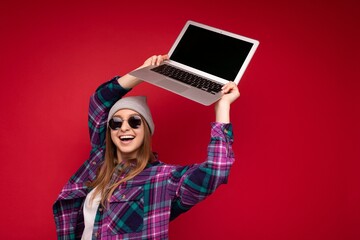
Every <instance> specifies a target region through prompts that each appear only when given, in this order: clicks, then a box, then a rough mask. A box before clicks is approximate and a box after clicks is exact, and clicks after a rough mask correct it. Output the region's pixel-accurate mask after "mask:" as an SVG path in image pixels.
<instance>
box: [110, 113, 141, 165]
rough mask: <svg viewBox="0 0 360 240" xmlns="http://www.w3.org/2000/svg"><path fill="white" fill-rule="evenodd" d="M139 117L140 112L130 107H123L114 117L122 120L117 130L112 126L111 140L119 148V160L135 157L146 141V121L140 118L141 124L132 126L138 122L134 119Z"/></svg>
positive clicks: (119, 120) (118, 120) (116, 119)
mask: <svg viewBox="0 0 360 240" xmlns="http://www.w3.org/2000/svg"><path fill="white" fill-rule="evenodd" d="M139 118H140V114H139V113H137V112H135V111H133V110H130V109H121V110H119V111H117V112H116V113H115V114H114V116H113V117H112V119H114V120H115V121H117V122H122V124H121V127H119V128H118V129H117V130H113V129H111V128H110V134H111V140H112V141H113V143H114V144H115V146H116V148H117V157H118V160H119V162H120V161H122V160H127V159H133V158H135V157H136V154H137V152H138V150H139V148H140V147H141V145H142V144H143V142H144V134H145V131H144V127H145V124H144V122H143V121H142V120H140V125H139V126H131V125H132V124H133V122H136V121H134V119H135V120H137V121H138V120H139ZM129 119H130V120H129ZM140 119H141V118H140ZM129 121H130V124H129ZM133 125H134V124H133Z"/></svg>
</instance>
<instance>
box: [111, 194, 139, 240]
mask: <svg viewBox="0 0 360 240" xmlns="http://www.w3.org/2000/svg"><path fill="white" fill-rule="evenodd" d="M107 212H108V217H109V225H108V227H109V230H110V233H111V234H112V235H118V234H124V233H134V232H139V231H141V230H142V228H143V225H144V193H143V188H142V187H134V188H130V189H121V190H120V191H117V192H116V193H115V194H114V195H113V196H112V197H111V199H110V204H109V209H108V211H107Z"/></svg>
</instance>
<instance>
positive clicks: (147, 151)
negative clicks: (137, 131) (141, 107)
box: [89, 116, 155, 207]
mask: <svg viewBox="0 0 360 240" xmlns="http://www.w3.org/2000/svg"><path fill="white" fill-rule="evenodd" d="M141 119H142V122H143V123H144V140H143V143H142V145H141V146H140V148H139V150H138V152H137V156H136V158H135V159H130V160H127V161H126V162H124V163H123V166H122V168H121V169H119V168H117V166H118V164H119V163H118V159H117V154H116V152H117V148H116V146H115V144H114V143H113V141H112V139H111V133H110V131H111V130H110V128H109V127H108V128H107V130H106V138H105V144H106V148H105V156H104V162H103V164H102V166H101V167H100V171H99V172H98V174H97V176H96V179H95V180H94V181H93V182H91V183H90V184H89V187H91V188H95V187H96V188H95V190H94V194H93V198H92V199H91V200H93V199H94V197H95V196H96V195H97V194H98V193H100V195H101V200H100V203H101V205H102V206H103V207H107V203H108V202H109V200H110V198H111V196H112V195H113V193H114V191H115V190H116V188H118V187H119V185H120V184H122V183H124V182H126V181H128V180H130V179H132V178H134V177H135V176H136V175H138V174H139V173H141V172H142V171H143V170H144V169H145V167H146V165H147V164H148V163H149V162H152V161H154V159H155V156H154V154H153V152H152V150H151V133H150V129H149V127H148V125H147V123H146V121H145V119H144V118H143V117H142V116H141ZM116 171H119V173H118V174H116ZM123 174H125V175H124V177H123V178H122V179H120V178H119V176H122V175H123ZM114 177H115V179H114Z"/></svg>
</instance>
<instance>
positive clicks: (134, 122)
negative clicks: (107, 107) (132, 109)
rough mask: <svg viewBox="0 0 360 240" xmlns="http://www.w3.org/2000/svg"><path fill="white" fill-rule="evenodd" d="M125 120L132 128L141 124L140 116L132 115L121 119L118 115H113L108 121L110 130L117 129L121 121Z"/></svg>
mask: <svg viewBox="0 0 360 240" xmlns="http://www.w3.org/2000/svg"><path fill="white" fill-rule="evenodd" d="M125 121H127V122H128V124H129V126H130V127H131V128H133V129H137V128H139V127H140V126H141V117H140V116H137V115H134V116H131V117H129V118H128V119H127V120H124V119H121V118H119V117H113V118H112V119H110V121H109V127H110V128H111V129H112V130H118V129H120V128H121V126H122V124H123V122H125Z"/></svg>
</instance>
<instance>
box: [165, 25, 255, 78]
mask: <svg viewBox="0 0 360 240" xmlns="http://www.w3.org/2000/svg"><path fill="white" fill-rule="evenodd" d="M252 46H253V43H251V42H246V41H243V40H240V39H236V38H233V37H230V36H226V35H223V34H220V33H217V32H214V31H210V30H207V29H203V28H200V27H197V26H194V25H189V27H188V29H187V30H186V32H185V33H184V35H183V36H182V38H181V40H180V41H179V43H178V45H177V46H176V48H175V49H174V51H173V53H172V55H171V57H170V59H171V60H174V61H176V62H179V63H182V64H184V65H187V66H190V67H193V68H196V69H198V70H201V71H204V72H206V73H209V74H212V75H214V76H217V77H220V78H223V79H226V80H229V81H234V80H235V77H236V75H237V74H238V72H239V70H240V68H241V66H242V65H243V63H244V61H245V59H246V57H247V56H248V54H249V52H250V50H251V47H252Z"/></svg>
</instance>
